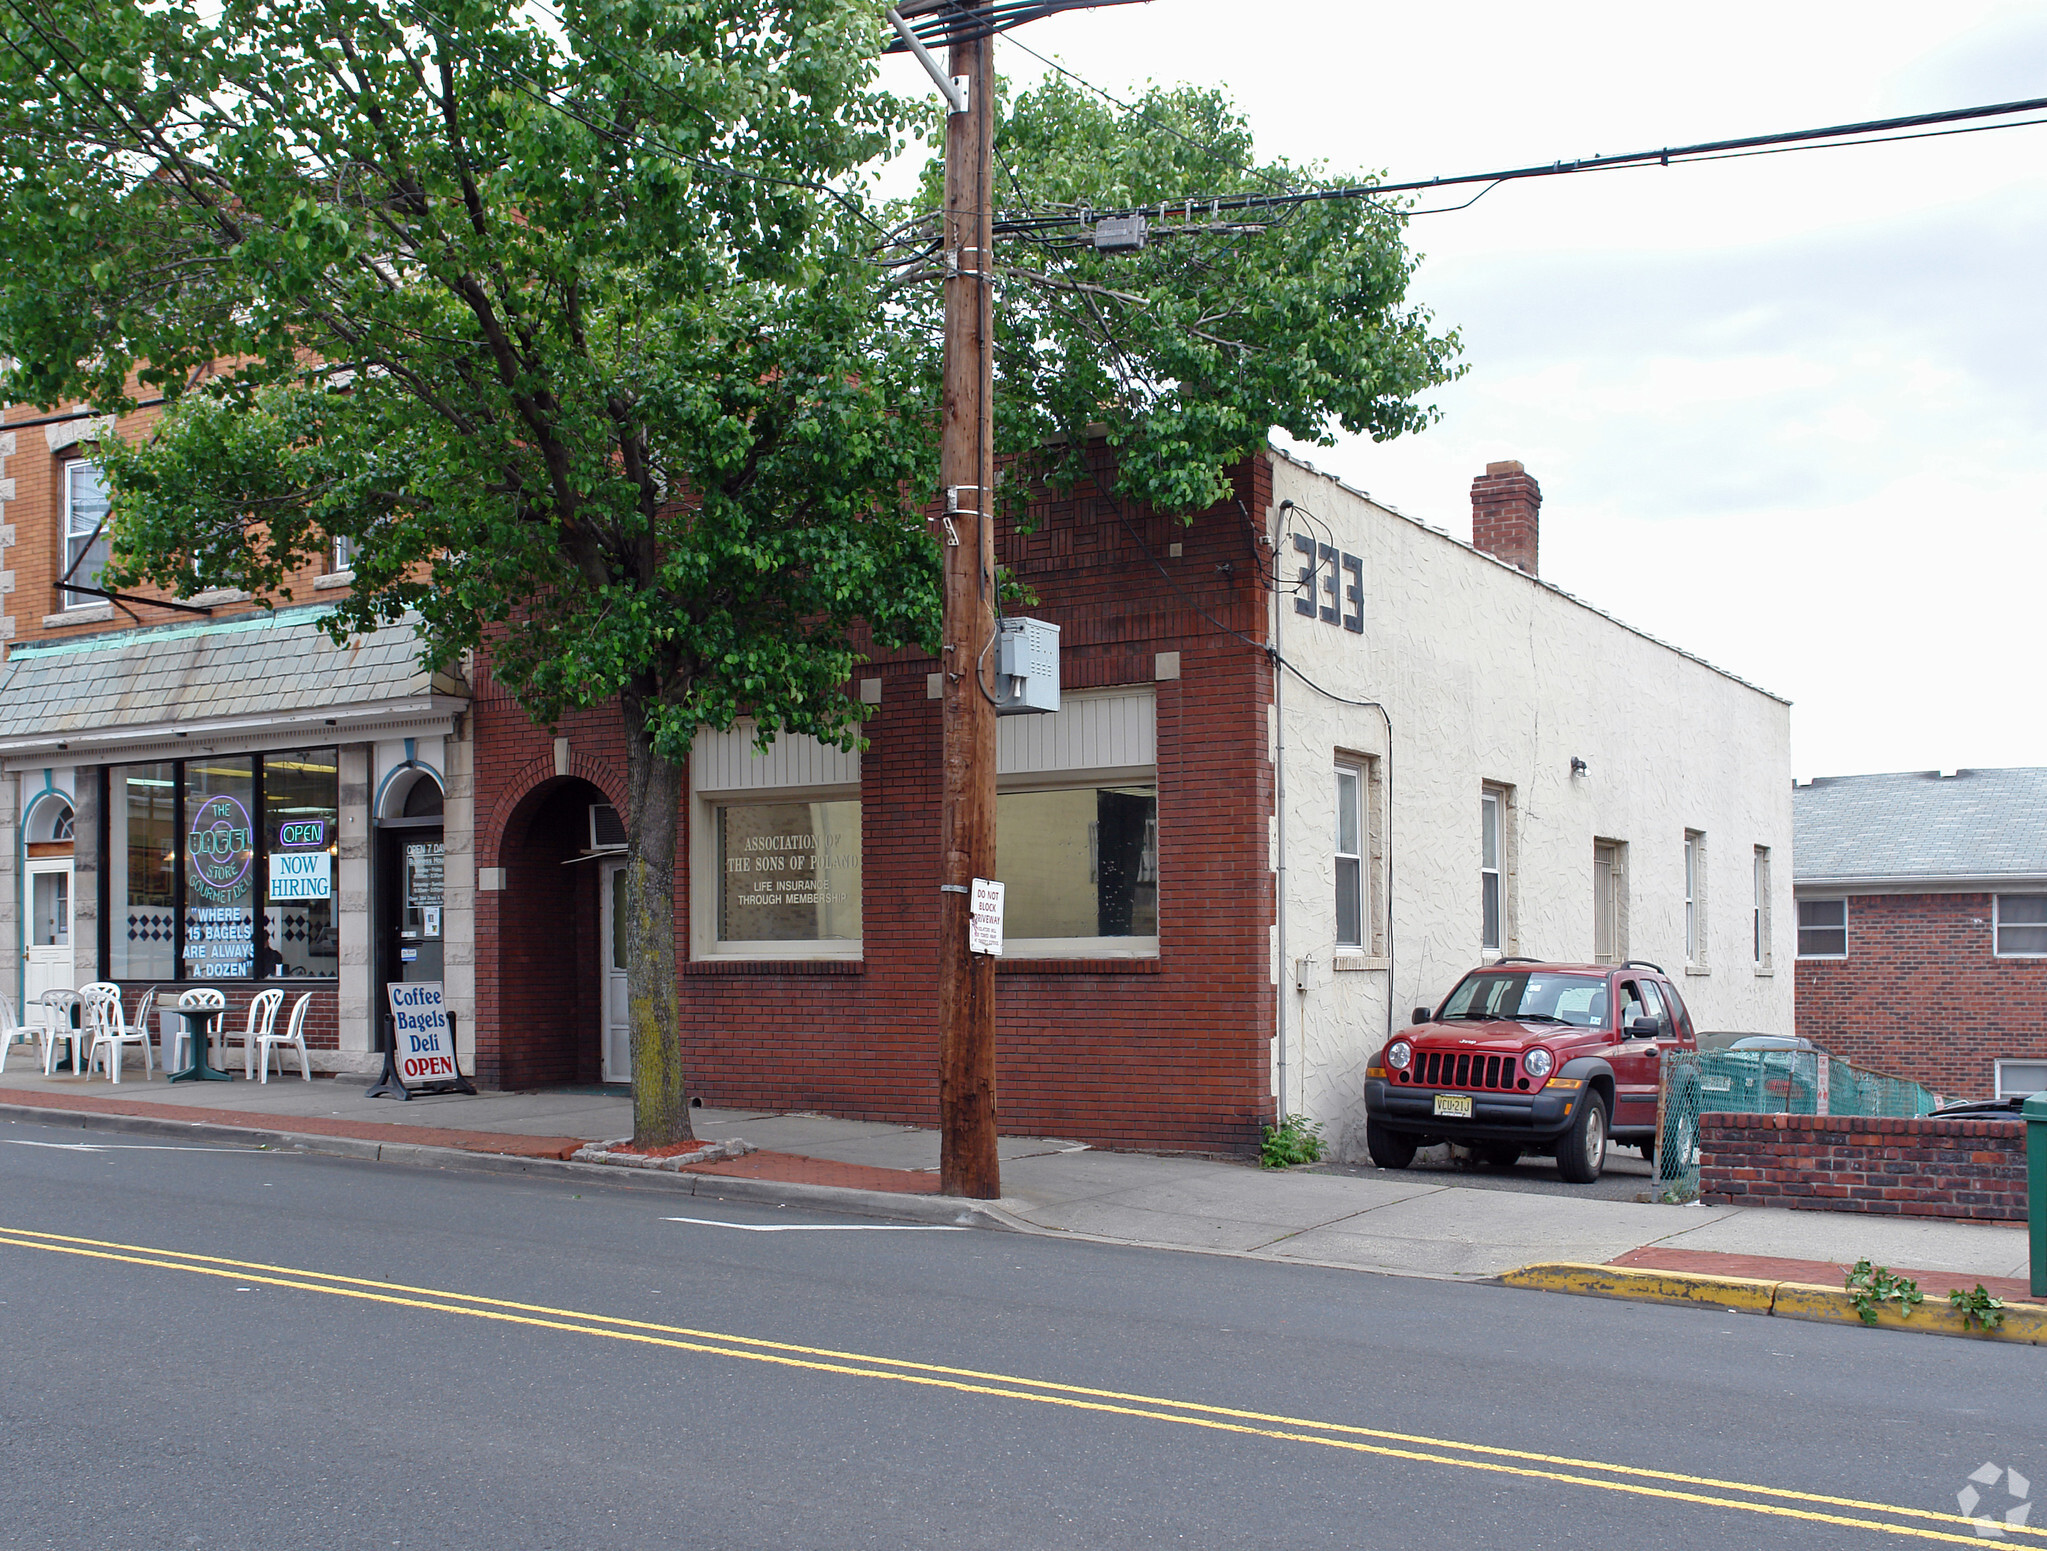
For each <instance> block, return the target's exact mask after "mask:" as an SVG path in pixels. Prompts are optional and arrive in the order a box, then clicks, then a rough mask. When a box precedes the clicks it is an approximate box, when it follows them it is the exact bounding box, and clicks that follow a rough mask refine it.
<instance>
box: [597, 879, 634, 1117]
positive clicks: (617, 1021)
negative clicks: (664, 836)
mask: <svg viewBox="0 0 2047 1551" xmlns="http://www.w3.org/2000/svg"><path fill="white" fill-rule="evenodd" d="M599 865H600V866H601V867H602V868H603V869H604V871H603V874H602V875H601V876H600V877H599V878H598V880H597V885H598V892H599V894H601V895H602V896H603V900H604V966H603V974H604V1080H605V1081H606V1082H631V1081H632V1080H633V1031H632V1024H631V1023H630V1022H629V1021H627V1018H626V1004H625V863H624V862H603V863H600V864H599Z"/></svg>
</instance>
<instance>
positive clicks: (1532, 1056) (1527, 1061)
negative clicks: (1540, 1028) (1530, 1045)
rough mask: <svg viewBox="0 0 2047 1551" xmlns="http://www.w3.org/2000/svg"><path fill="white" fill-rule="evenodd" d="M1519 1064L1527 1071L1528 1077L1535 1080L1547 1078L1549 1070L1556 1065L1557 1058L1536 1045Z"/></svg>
mask: <svg viewBox="0 0 2047 1551" xmlns="http://www.w3.org/2000/svg"><path fill="white" fill-rule="evenodd" d="M1521 1064H1522V1065H1523V1066H1524V1067H1526V1068H1527V1069H1528V1075H1529V1076H1530V1077H1535V1078H1543V1077H1547V1076H1549V1074H1550V1069H1551V1068H1552V1067H1554V1066H1555V1065H1556V1064H1557V1058H1556V1057H1555V1056H1553V1055H1551V1054H1550V1053H1549V1052H1548V1051H1547V1050H1544V1049H1543V1048H1542V1047H1541V1046H1540V1045H1537V1046H1536V1047H1535V1048H1534V1049H1533V1050H1531V1051H1529V1052H1528V1054H1527V1055H1525V1056H1523V1057H1522V1058H1521Z"/></svg>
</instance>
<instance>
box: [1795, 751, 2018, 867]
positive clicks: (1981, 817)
mask: <svg viewBox="0 0 2047 1551" xmlns="http://www.w3.org/2000/svg"><path fill="white" fill-rule="evenodd" d="M1791 812H1792V822H1793V827H1794V842H1793V856H1794V858H1795V863H1794V871H1795V874H1796V881H1797V884H1798V886H1799V887H1800V888H1824V887H1829V886H1849V887H1852V886H1856V885H1862V886H1878V885H1883V886H1891V887H1895V888H1897V889H1899V890H1901V891H1909V890H1910V888H1911V887H1912V885H1914V884H1915V883H1916V884H1924V885H1944V886H1946V887H1949V888H1953V887H1956V886H1957V885H1962V884H1969V883H1985V884H1996V883H2019V882H2024V883H2040V882H2047V769H2040V768H2023V769H2016V770H1957V771H1954V772H1952V773H1949V774H1945V775H1943V774H1942V773H1940V772H1939V771H1934V770H1920V771H1908V772H1905V773H1903V774H1897V775H1861V776H1823V777H1821V778H1819V779H1817V780H1815V781H1813V782H1812V784H1811V785H1809V786H1799V787H1797V788H1795V789H1794V790H1793V792H1792V794H1791Z"/></svg>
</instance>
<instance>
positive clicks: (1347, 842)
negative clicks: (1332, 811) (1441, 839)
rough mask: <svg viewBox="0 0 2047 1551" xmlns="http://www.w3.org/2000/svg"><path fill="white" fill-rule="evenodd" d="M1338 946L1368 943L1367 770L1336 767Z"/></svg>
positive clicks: (1352, 767) (1346, 766)
mask: <svg viewBox="0 0 2047 1551" xmlns="http://www.w3.org/2000/svg"><path fill="white" fill-rule="evenodd" d="M1335 859H1336V946H1337V947H1339V948H1362V947H1364V945H1365V773H1364V771H1363V770H1361V769H1359V768H1358V767H1357V766H1356V765H1338V766H1337V767H1336V858H1335Z"/></svg>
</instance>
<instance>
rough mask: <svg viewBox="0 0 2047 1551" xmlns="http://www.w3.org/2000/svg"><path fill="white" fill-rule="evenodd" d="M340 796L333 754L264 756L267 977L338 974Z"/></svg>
mask: <svg viewBox="0 0 2047 1551" xmlns="http://www.w3.org/2000/svg"><path fill="white" fill-rule="evenodd" d="M339 792H340V769H339V766H338V763H337V761H336V759H335V751H334V750H333V749H297V750H293V751H292V752H290V753H285V754H265V755H264V756H263V838H264V841H265V843H266V845H267V848H268V850H269V864H268V867H267V869H266V872H267V875H268V879H269V889H268V892H267V895H266V899H267V903H266V905H265V907H264V912H263V924H264V933H265V940H266V943H267V945H268V947H269V949H270V953H269V957H268V960H267V962H266V970H265V977H266V978H271V977H289V976H304V975H331V974H333V973H334V970H335V965H336V963H337V962H338V960H337V957H336V955H337V953H338V951H339V949H338V944H337V942H336V938H335V931H334V866H335V861H336V859H337V858H338V857H339V855H340V853H341V839H340V834H339V828H338V826H339V822H340V813H339V811H338V809H337V805H336V798H337V796H338V794H339Z"/></svg>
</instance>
